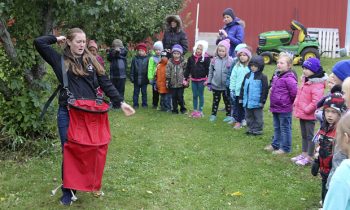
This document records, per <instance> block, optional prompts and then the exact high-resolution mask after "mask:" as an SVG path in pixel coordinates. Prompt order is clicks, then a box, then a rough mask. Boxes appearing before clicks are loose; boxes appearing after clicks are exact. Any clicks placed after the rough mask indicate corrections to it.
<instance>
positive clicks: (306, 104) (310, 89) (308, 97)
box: [293, 74, 327, 120]
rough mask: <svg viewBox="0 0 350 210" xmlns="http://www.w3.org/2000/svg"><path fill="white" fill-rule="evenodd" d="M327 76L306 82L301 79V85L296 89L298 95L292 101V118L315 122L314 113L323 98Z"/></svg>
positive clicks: (304, 79)
mask: <svg viewBox="0 0 350 210" xmlns="http://www.w3.org/2000/svg"><path fill="white" fill-rule="evenodd" d="M326 80H327V76H326V75H324V74H323V77H322V78H311V79H308V81H306V78H305V77H302V84H301V85H300V87H299V88H298V93H297V96H296V98H295V101H294V109H293V111H294V116H295V117H297V118H299V119H303V120H316V118H315V114H314V113H315V111H316V109H317V102H318V101H320V100H321V99H322V97H323V93H324V89H325V87H326Z"/></svg>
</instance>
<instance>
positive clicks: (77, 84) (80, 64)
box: [34, 28, 135, 205]
mask: <svg viewBox="0 0 350 210" xmlns="http://www.w3.org/2000/svg"><path fill="white" fill-rule="evenodd" d="M55 43H65V47H64V50H63V55H61V54H59V53H58V52H56V50H54V49H53V48H52V47H51V45H53V44H55ZM34 45H35V47H36V49H37V50H38V52H39V53H40V55H41V56H42V57H43V58H44V60H45V61H46V62H47V63H49V64H50V66H51V67H52V69H53V71H54V73H55V75H56V77H57V79H58V80H59V82H60V83H61V84H63V74H62V72H63V71H64V69H62V66H63V65H62V58H63V60H64V62H65V63H67V64H68V65H67V66H68V71H67V80H68V88H69V91H70V92H71V94H73V96H74V97H76V98H90V99H92V98H96V90H95V89H96V87H95V78H96V77H97V82H98V85H99V86H100V87H101V89H102V90H103V91H104V92H105V93H106V94H107V96H108V97H109V98H110V99H111V101H112V102H114V103H116V104H120V106H121V109H122V110H123V112H124V113H125V114H126V115H127V116H128V115H131V114H133V113H134V112H135V110H133V109H132V108H131V107H130V106H129V105H128V104H126V103H124V102H123V98H122V97H121V96H120V95H119V93H118V91H117V90H116V89H115V87H114V86H113V84H112V83H111V81H110V80H109V78H108V76H106V75H105V71H104V69H103V67H102V66H101V65H100V64H99V63H98V61H97V60H96V59H95V57H94V56H93V55H92V54H91V53H90V52H89V51H88V50H87V49H86V35H85V33H84V31H83V30H81V29H79V28H72V29H70V30H68V33H67V37H65V36H59V37H55V36H52V35H48V36H41V37H38V38H36V39H35V40H34ZM62 56H63V57H62ZM67 100H68V94H67V90H66V89H64V88H62V89H61V91H60V94H59V99H58V103H59V107H58V112H57V125H58V132H59V136H60V139H61V145H62V153H63V150H64V145H65V144H67V131H68V126H69V121H70V120H69V113H68V108H67V106H68V101H67ZM73 132H75V131H74V130H73ZM77 132H80V131H77ZM94 154H95V153H91V154H88V156H90V157H91V156H92V155H94ZM75 155H76V156H77V157H80V158H84V157H86V156H87V154H86V151H84V150H80V151H79V152H77V153H76V154H75ZM84 155H85V156H84ZM86 168H87V167H86ZM102 170H103V169H102ZM63 171H64V168H62V174H63ZM79 178H80V179H81V178H82V177H79ZM62 179H63V177H62ZM91 185H93V183H91ZM62 192H63V195H62V197H61V199H60V201H61V203H62V204H63V205H70V204H71V203H72V195H71V192H72V191H71V190H70V189H67V188H65V186H63V187H62Z"/></svg>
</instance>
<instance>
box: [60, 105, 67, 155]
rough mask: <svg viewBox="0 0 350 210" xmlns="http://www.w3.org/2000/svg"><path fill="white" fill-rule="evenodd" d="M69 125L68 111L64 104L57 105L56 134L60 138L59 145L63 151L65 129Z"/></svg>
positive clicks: (65, 137) (65, 135)
mask: <svg viewBox="0 0 350 210" xmlns="http://www.w3.org/2000/svg"><path fill="white" fill-rule="evenodd" d="M68 125H69V113H68V109H67V107H66V106H59V107H58V111H57V127H58V134H59V135H60V139H61V147H62V152H63V145H64V143H66V141H67V131H68Z"/></svg>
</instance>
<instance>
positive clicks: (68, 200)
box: [60, 189, 73, 206]
mask: <svg viewBox="0 0 350 210" xmlns="http://www.w3.org/2000/svg"><path fill="white" fill-rule="evenodd" d="M62 192H63V195H62V197H61V198H60V203H61V204H62V205H64V206H70V205H72V203H73V201H72V193H71V192H70V190H69V189H64V190H62Z"/></svg>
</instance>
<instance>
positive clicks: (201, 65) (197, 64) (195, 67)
mask: <svg viewBox="0 0 350 210" xmlns="http://www.w3.org/2000/svg"><path fill="white" fill-rule="evenodd" d="M209 65H210V58H209V57H206V56H205V57H204V61H203V60H202V56H200V57H197V58H196V57H195V56H194V55H192V56H191V57H189V58H188V60H187V66H186V71H185V78H186V79H189V77H190V76H191V80H192V81H202V80H206V78H207V77H208V72H209Z"/></svg>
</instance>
